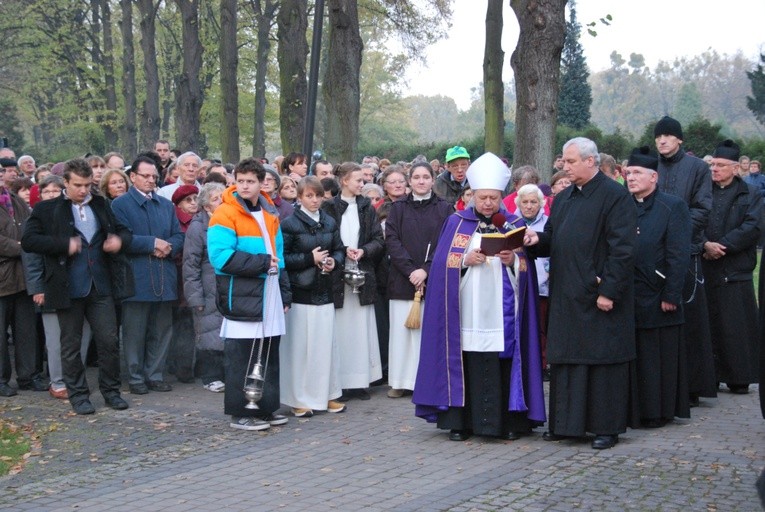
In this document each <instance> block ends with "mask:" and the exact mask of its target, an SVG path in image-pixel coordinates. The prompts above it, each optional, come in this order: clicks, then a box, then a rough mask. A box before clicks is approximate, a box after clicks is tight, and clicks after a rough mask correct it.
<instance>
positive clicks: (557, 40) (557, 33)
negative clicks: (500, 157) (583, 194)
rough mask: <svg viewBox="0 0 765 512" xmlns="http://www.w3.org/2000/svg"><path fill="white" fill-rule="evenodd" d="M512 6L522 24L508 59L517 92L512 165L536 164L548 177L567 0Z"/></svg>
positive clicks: (515, 0)
mask: <svg viewBox="0 0 765 512" xmlns="http://www.w3.org/2000/svg"><path fill="white" fill-rule="evenodd" d="M510 6H511V7H512V9H513V11H514V12H515V15H516V17H517V18H518V24H519V25H520V35H519V36H518V46H516V48H515V51H514V52H513V55H512V57H511V59H510V62H511V64H512V66H513V72H514V73H515V91H516V96H517V111H516V115H515V151H514V155H513V166H519V165H533V166H534V167H536V168H537V169H538V170H539V173H540V175H541V176H542V179H547V178H549V177H550V169H551V167H552V166H551V164H552V161H553V156H554V155H555V124H556V122H557V117H558V92H559V89H560V55H561V50H563V42H564V40H565V36H566V16H565V14H566V13H565V11H566V0H511V2H510Z"/></svg>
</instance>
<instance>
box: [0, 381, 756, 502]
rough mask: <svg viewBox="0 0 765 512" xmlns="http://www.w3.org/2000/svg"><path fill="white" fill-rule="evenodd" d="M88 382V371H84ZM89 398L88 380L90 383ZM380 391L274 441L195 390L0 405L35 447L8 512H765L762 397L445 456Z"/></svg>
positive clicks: (9, 497) (300, 423)
mask: <svg viewBox="0 0 765 512" xmlns="http://www.w3.org/2000/svg"><path fill="white" fill-rule="evenodd" d="M91 372H92V370H91ZM89 380H90V382H91V383H94V382H96V380H95V375H89ZM386 389H387V388H383V387H380V388H373V392H372V399H371V400H370V401H367V402H360V401H358V400H353V401H351V402H349V410H348V412H346V413H344V414H339V415H332V414H317V415H316V416H314V417H313V418H310V419H297V418H294V417H292V416H290V422H289V423H288V424H287V425H285V426H283V427H279V428H272V429H271V430H270V431H268V432H263V433H256V432H245V431H235V430H232V429H230V428H229V427H228V421H227V418H225V417H224V416H223V414H222V409H223V405H222V402H223V396H222V395H221V394H213V393H210V392H208V391H205V390H204V389H202V387H201V385H199V384H176V385H175V390H174V391H173V392H171V393H150V394H148V395H145V396H132V395H130V394H128V393H125V395H124V397H125V398H126V399H128V401H130V403H131V408H130V409H129V410H127V411H120V412H118V411H113V410H111V409H107V408H104V407H103V400H102V399H101V397H100V395H94V396H93V403H94V405H95V406H96V408H97V412H96V414H95V415H93V416H86V417H82V416H76V415H74V414H72V413H71V412H70V408H69V406H68V404H67V403H65V402H62V401H58V400H54V399H52V398H50V397H49V396H48V395H47V394H45V393H32V392H21V393H20V394H19V396H17V397H14V398H10V399H0V416H1V417H3V418H5V419H8V420H10V421H12V422H14V423H17V424H22V425H31V426H32V427H33V428H34V430H35V431H36V432H37V433H38V434H39V435H40V438H41V442H42V448H41V450H40V451H39V453H37V454H35V455H34V456H33V457H31V458H30V460H29V462H28V464H27V466H26V468H25V469H24V471H23V472H21V473H20V474H18V475H15V476H9V477H5V478H1V479H0V509H1V510H68V511H71V510H79V511H99V512H101V511H104V510H109V511H110V512H118V511H134V510H147V511H151V510H162V511H166V512H171V511H186V510H243V511H248V512H255V511H261V510H262V511H274V510H301V511H302V510H310V511H325V510H342V511H356V510H370V511H376V510H396V511H423V510H428V511H430V510H450V511H454V512H472V511H492V510H524V511H530V512H531V511H548V510H549V511H569V510H573V509H581V510H598V511H612V510H613V511H623V510H700V511H707V512H714V511H720V512H723V511H752V512H754V511H758V510H761V508H760V505H759V501H758V499H757V496H756V492H755V488H754V484H755V480H756V478H757V475H758V474H759V472H760V470H761V469H762V467H763V465H765V420H763V419H762V417H761V416H760V411H759V403H758V400H757V397H756V393H754V392H753V393H750V394H749V395H745V396H740V395H732V394H730V393H727V392H724V391H723V392H721V393H720V396H719V398H718V399H714V400H706V401H703V400H702V406H701V407H699V408H696V409H693V411H692V414H693V418H692V419H691V420H689V421H678V422H676V423H674V424H672V425H669V426H667V427H665V428H663V429H659V430H630V431H628V432H627V434H626V435H623V436H621V441H620V443H619V444H618V445H617V447H616V448H614V449H611V450H605V451H594V450H592V449H591V448H590V447H589V444H588V443H578V442H573V441H563V442H553V443H549V442H544V441H542V439H541V432H542V430H543V429H538V432H537V433H536V434H535V435H533V436H531V437H529V438H524V439H522V440H520V441H512V442H511V441H500V440H494V439H485V438H480V437H473V438H471V439H470V440H469V441H467V442H464V443H456V442H450V441H448V440H447V439H446V434H445V433H443V432H441V431H439V430H437V429H436V428H435V427H434V426H433V425H430V424H427V423H425V422H424V421H422V420H420V419H417V418H415V417H414V416H413V406H412V404H411V403H410V402H409V400H408V399H406V398H403V399H397V400H392V399H389V398H387V397H386V396H385V391H386Z"/></svg>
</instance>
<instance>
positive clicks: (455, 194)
mask: <svg viewBox="0 0 765 512" xmlns="http://www.w3.org/2000/svg"><path fill="white" fill-rule="evenodd" d="M445 160H446V169H447V170H448V171H449V172H445V173H442V174H441V175H440V176H439V177H438V178H437V179H436V182H435V184H434V185H433V192H435V193H436V195H437V196H438V197H440V198H441V199H443V200H444V201H446V202H447V203H449V204H450V205H452V206H454V203H456V202H457V199H459V198H460V196H461V195H462V190H463V189H464V188H465V185H467V177H466V176H467V170H468V167H469V166H470V155H469V154H468V152H467V150H466V149H465V148H463V147H462V146H454V147H453V148H449V149H448V150H447V151H446V158H445Z"/></svg>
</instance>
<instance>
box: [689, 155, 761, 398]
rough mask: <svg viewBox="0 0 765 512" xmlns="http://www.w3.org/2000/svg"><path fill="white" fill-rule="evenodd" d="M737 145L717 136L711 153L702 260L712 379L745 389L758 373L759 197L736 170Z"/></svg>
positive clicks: (739, 390)
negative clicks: (714, 376) (718, 140)
mask: <svg viewBox="0 0 765 512" xmlns="http://www.w3.org/2000/svg"><path fill="white" fill-rule="evenodd" d="M738 158H739V147H738V145H737V144H736V143H735V142H733V141H732V140H726V141H724V142H721V143H720V144H719V145H718V146H717V148H715V151H714V153H713V154H712V163H711V167H712V183H713V186H712V212H711V214H710V215H709V224H708V225H707V229H706V230H705V231H704V253H703V255H702V258H703V260H702V264H703V269H704V277H705V278H706V290H707V298H708V305H709V325H710V328H711V331H712V348H713V349H714V354H715V370H716V374H717V381H718V382H725V383H726V384H727V385H728V389H729V390H730V391H731V392H732V393H738V394H746V393H748V392H749V384H751V383H756V382H757V381H758V379H759V375H758V370H759V368H758V363H759V357H760V353H759V352H760V351H759V345H760V331H759V328H760V326H759V320H758V312H757V302H756V301H755V298H754V281H753V275H752V271H753V270H754V268H755V266H757V241H758V240H759V239H760V225H761V222H762V214H763V202H762V198H761V197H760V195H759V194H758V193H757V191H756V190H755V189H754V188H753V187H752V186H751V185H748V184H747V183H745V182H744V180H742V179H741V178H739V177H738V176H737V171H738Z"/></svg>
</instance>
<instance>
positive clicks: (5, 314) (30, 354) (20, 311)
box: [0, 291, 42, 386]
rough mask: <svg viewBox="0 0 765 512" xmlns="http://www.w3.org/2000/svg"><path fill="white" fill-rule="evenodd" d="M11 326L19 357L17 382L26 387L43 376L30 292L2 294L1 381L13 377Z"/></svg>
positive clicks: (0, 318)
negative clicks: (9, 329)
mask: <svg viewBox="0 0 765 512" xmlns="http://www.w3.org/2000/svg"><path fill="white" fill-rule="evenodd" d="M9 326H10V327H11V332H12V333H13V343H14V357H15V360H16V382H17V383H18V385H19V386H26V385H28V384H29V383H31V382H32V381H33V380H35V379H40V378H42V350H41V348H40V345H39V344H38V340H37V317H36V315H35V305H34V302H32V297H30V296H29V295H27V292H26V291H22V292H18V293H14V294H12V295H6V296H5V297H0V383H2V384H8V382H9V381H10V380H11V356H10V349H9V347H8V327H9Z"/></svg>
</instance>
